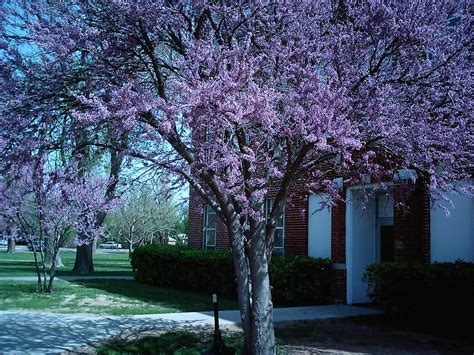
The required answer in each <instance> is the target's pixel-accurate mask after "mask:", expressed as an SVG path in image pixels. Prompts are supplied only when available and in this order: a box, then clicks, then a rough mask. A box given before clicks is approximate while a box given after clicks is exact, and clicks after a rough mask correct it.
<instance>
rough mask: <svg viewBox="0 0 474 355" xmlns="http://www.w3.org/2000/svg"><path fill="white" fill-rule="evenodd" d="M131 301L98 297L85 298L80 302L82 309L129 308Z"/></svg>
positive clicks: (105, 296)
mask: <svg viewBox="0 0 474 355" xmlns="http://www.w3.org/2000/svg"><path fill="white" fill-rule="evenodd" d="M129 305H130V300H122V299H120V298H117V297H113V296H107V295H98V296H97V297H94V298H84V299H81V300H80V301H79V302H78V306H80V307H128V306H129Z"/></svg>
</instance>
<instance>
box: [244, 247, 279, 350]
mask: <svg viewBox="0 0 474 355" xmlns="http://www.w3.org/2000/svg"><path fill="white" fill-rule="evenodd" d="M249 254H250V255H249V264H250V280H251V285H252V289H251V291H252V339H253V342H252V346H253V349H252V350H253V351H252V353H253V354H275V353H276V348H275V333H274V329H273V302H272V295H271V288H270V278H269V275H268V258H267V252H266V240H265V238H253V239H252V243H251V246H250V253H249Z"/></svg>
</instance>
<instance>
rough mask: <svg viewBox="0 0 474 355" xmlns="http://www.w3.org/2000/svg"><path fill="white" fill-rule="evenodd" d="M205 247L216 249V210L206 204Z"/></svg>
mask: <svg viewBox="0 0 474 355" xmlns="http://www.w3.org/2000/svg"><path fill="white" fill-rule="evenodd" d="M203 235H204V243H203V245H204V248H205V249H208V250H214V249H216V212H215V211H214V210H213V209H212V208H211V207H210V206H207V205H206V206H204V230H203Z"/></svg>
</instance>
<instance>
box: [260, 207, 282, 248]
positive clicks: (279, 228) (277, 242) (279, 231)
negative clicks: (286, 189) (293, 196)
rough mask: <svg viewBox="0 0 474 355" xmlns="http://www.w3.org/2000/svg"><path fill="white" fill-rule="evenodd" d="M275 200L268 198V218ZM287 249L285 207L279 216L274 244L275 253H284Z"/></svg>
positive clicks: (266, 213)
mask: <svg viewBox="0 0 474 355" xmlns="http://www.w3.org/2000/svg"><path fill="white" fill-rule="evenodd" d="M274 202H275V198H267V201H266V205H267V206H266V207H267V208H266V212H265V215H266V218H267V219H268V216H269V215H270V212H271V211H272V208H273V203H274ZM284 249H285V208H283V212H282V214H281V215H280V216H278V218H277V222H276V228H275V237H274V244H273V254H278V255H283V253H284Z"/></svg>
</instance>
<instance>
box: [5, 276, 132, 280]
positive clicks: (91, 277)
mask: <svg viewBox="0 0 474 355" xmlns="http://www.w3.org/2000/svg"><path fill="white" fill-rule="evenodd" d="M54 279H55V280H57V279H60V280H65V281H75V280H95V279H113V280H133V276H125V275H124V276H107V275H105V276H81V275H77V276H55V277H54ZM37 280H38V277H37V276H0V281H37Z"/></svg>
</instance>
